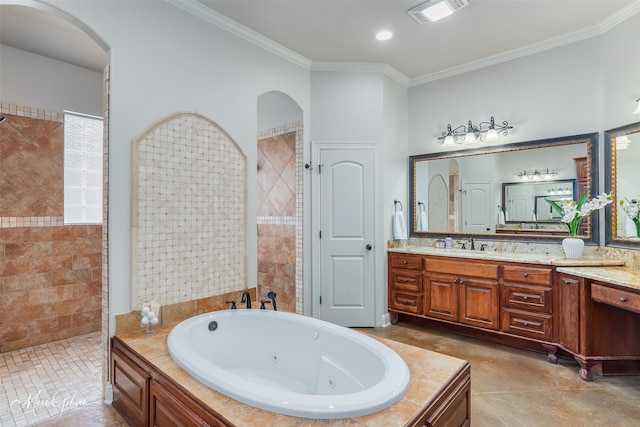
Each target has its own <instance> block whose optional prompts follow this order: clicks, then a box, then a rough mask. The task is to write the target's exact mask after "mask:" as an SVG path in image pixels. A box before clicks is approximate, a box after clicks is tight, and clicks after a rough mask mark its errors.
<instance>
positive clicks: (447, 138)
mask: <svg viewBox="0 0 640 427" xmlns="http://www.w3.org/2000/svg"><path fill="white" fill-rule="evenodd" d="M442 145H443V146H444V147H453V146H454V145H456V142H455V140H454V139H453V136H452V135H447V136H445V138H444V142H443V143H442Z"/></svg>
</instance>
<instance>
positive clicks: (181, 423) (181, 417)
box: [149, 379, 225, 427]
mask: <svg viewBox="0 0 640 427" xmlns="http://www.w3.org/2000/svg"><path fill="white" fill-rule="evenodd" d="M150 390H151V399H150V404H149V408H150V411H149V412H150V421H151V423H150V424H151V426H152V427H165V426H166V427H197V426H212V427H224V426H225V424H224V423H223V422H221V421H219V420H218V419H216V418H215V417H213V416H212V415H210V414H208V413H206V412H204V410H202V409H201V408H199V407H197V406H195V404H194V403H193V401H190V400H189V399H188V398H185V397H184V395H182V393H181V392H180V391H179V390H177V389H174V388H173V387H172V386H171V385H170V384H169V383H164V384H161V383H160V382H159V381H156V380H155V379H154V380H151V386H150Z"/></svg>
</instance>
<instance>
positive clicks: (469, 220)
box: [462, 181, 495, 233]
mask: <svg viewBox="0 0 640 427" xmlns="http://www.w3.org/2000/svg"><path fill="white" fill-rule="evenodd" d="M462 190H463V195H464V196H463V200H464V205H463V207H462V214H463V215H462V219H463V224H462V227H463V228H462V229H463V231H464V232H467V233H487V232H489V231H491V230H492V229H493V227H495V218H494V217H493V216H492V215H491V213H492V212H494V209H492V208H491V201H492V200H493V197H492V191H491V183H489V182H471V181H467V182H463V183H462Z"/></svg>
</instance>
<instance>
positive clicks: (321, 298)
mask: <svg viewBox="0 0 640 427" xmlns="http://www.w3.org/2000/svg"><path fill="white" fill-rule="evenodd" d="M320 304H322V295H320Z"/></svg>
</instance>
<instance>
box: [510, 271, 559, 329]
mask: <svg viewBox="0 0 640 427" xmlns="http://www.w3.org/2000/svg"><path fill="white" fill-rule="evenodd" d="M552 280H553V269H552V268H546V267H532V266H512V265H505V266H503V267H502V281H503V283H502V295H501V296H502V330H503V331H505V332H508V333H511V334H515V335H521V336H525V337H529V338H534V339H539V340H542V341H552V340H553V327H552V326H553V322H552V319H553V317H552V316H553V304H552V302H553V292H552V291H553V287H552Z"/></svg>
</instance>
